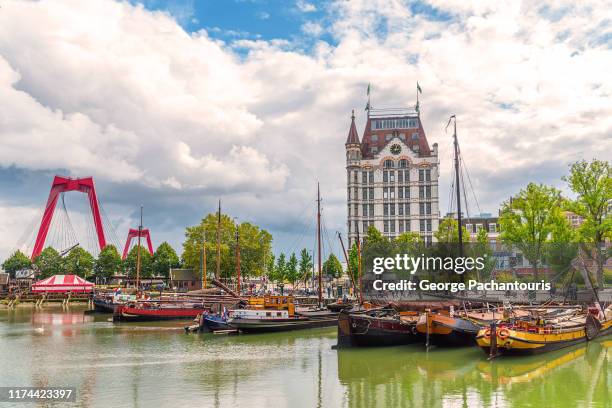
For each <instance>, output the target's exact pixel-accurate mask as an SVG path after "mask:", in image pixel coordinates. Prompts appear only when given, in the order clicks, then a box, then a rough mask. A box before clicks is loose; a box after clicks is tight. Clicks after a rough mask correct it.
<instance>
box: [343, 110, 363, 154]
mask: <svg viewBox="0 0 612 408" xmlns="http://www.w3.org/2000/svg"><path fill="white" fill-rule="evenodd" d="M346 144H347V145H349V144H360V142H359V135H358V134H357V127H356V126H355V109H353V112H352V113H351V128H350V129H349V133H348V137H347V138H346Z"/></svg>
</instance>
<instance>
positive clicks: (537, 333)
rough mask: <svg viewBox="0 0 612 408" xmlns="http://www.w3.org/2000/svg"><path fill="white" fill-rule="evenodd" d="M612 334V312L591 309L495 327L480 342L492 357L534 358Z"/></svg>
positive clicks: (482, 333)
mask: <svg viewBox="0 0 612 408" xmlns="http://www.w3.org/2000/svg"><path fill="white" fill-rule="evenodd" d="M609 334H612V309H611V307H608V309H607V310H606V311H605V313H600V312H599V309H598V308H590V309H589V311H588V312H587V313H586V314H585V313H584V312H581V311H575V312H574V313H572V314H569V315H566V316H561V317H552V318H546V317H543V316H537V317H536V318H535V319H531V320H528V321H517V322H514V323H508V324H504V323H501V324H492V325H491V326H490V327H486V328H483V329H481V330H480V331H479V332H478V334H477V336H476V341H477V343H478V346H480V348H482V349H483V351H484V352H485V353H487V354H488V355H489V356H490V357H495V356H497V355H508V356H513V355H533V354H541V353H545V352H548V351H553V350H558V349H561V348H565V347H570V346H573V345H576V344H579V343H583V342H586V341H588V340H592V339H594V338H596V337H602V336H606V335H609Z"/></svg>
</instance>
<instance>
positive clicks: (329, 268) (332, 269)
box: [322, 254, 342, 278]
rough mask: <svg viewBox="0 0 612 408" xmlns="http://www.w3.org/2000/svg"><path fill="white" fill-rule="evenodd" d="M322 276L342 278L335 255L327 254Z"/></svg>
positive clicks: (340, 268) (340, 267)
mask: <svg viewBox="0 0 612 408" xmlns="http://www.w3.org/2000/svg"><path fill="white" fill-rule="evenodd" d="M322 272H323V274H324V275H326V276H329V277H330V278H339V277H340V276H342V264H341V263H340V261H339V260H338V258H336V255H334V254H329V257H328V258H327V260H326V261H325V262H323V271H322Z"/></svg>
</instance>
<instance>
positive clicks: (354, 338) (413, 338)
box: [338, 313, 424, 347]
mask: <svg viewBox="0 0 612 408" xmlns="http://www.w3.org/2000/svg"><path fill="white" fill-rule="evenodd" d="M423 338H424V337H423V336H422V335H421V334H420V333H418V332H417V331H416V323H413V324H406V323H402V322H400V320H399V319H392V318H381V317H376V316H370V315H367V314H361V313H354V314H350V313H341V314H340V316H339V318H338V346H340V347H388V346H399V345H404V344H411V343H416V342H419V341H422V340H423Z"/></svg>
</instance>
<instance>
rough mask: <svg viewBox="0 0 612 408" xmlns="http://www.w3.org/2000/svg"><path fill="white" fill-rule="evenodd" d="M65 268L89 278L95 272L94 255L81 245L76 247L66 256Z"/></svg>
mask: <svg viewBox="0 0 612 408" xmlns="http://www.w3.org/2000/svg"><path fill="white" fill-rule="evenodd" d="M64 266H65V270H66V272H67V273H69V274H74V275H78V276H80V277H81V278H87V277H89V276H90V275H92V274H93V267H94V257H93V255H92V254H90V253H89V252H87V251H86V250H85V249H83V248H81V247H76V248H74V249H72V250H71V251H70V253H69V254H68V255H67V256H66V258H64Z"/></svg>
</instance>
